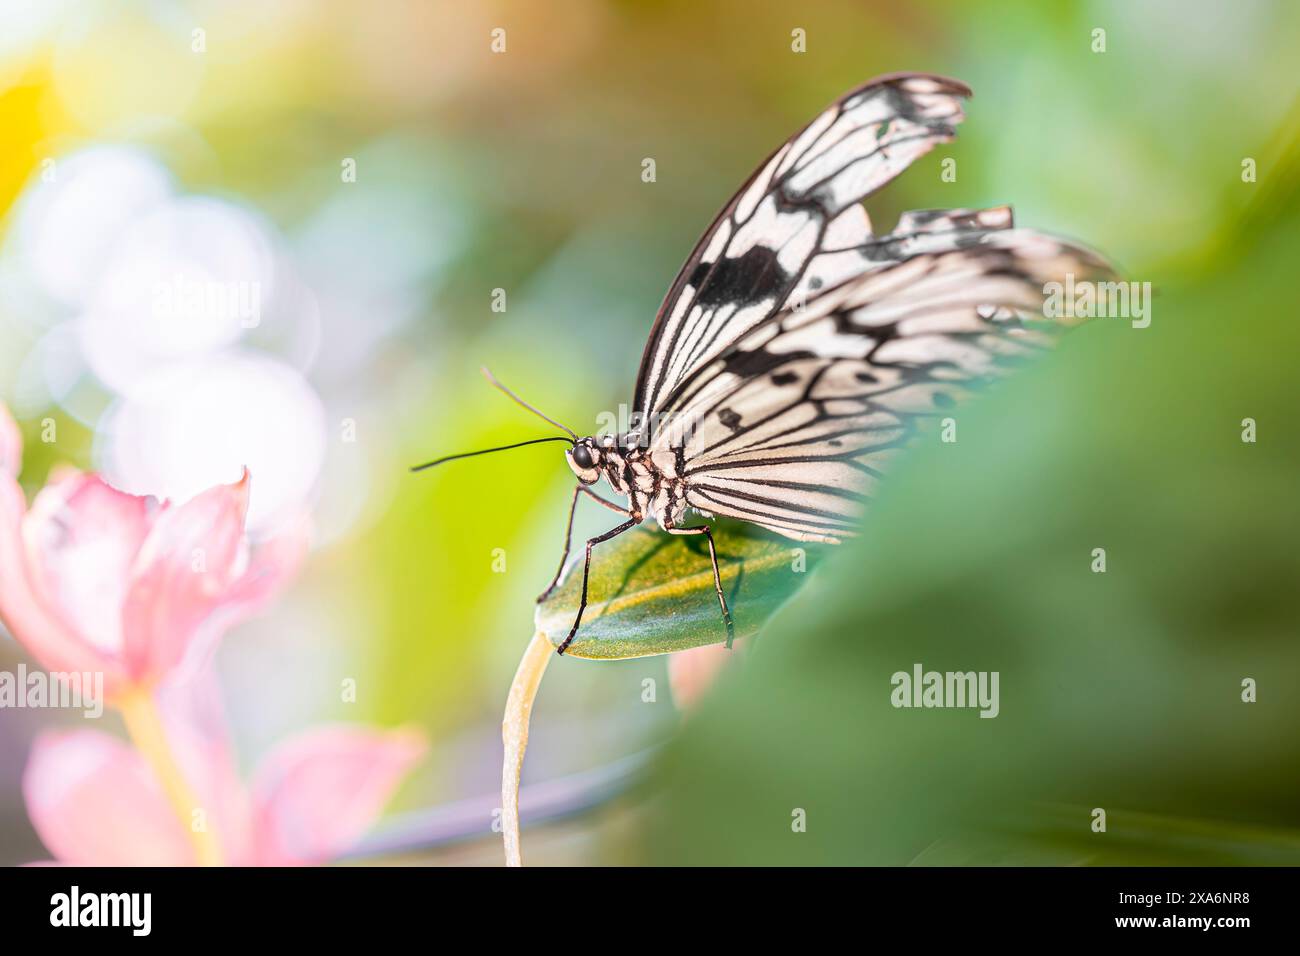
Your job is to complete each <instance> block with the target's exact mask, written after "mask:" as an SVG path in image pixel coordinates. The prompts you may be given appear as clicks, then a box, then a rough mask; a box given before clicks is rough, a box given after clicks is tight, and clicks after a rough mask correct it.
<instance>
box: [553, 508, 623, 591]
mask: <svg viewBox="0 0 1300 956" xmlns="http://www.w3.org/2000/svg"><path fill="white" fill-rule="evenodd" d="M581 494H585V495H586V496H587V497H588V498H591V499H593V500H595V501H599V502H600V503H601V504H602V505H604V506H605V507H606V508H609V509H610V510H611V511H617V512H618V513H619V514H621V515H625V514H628V513H629V512H628V510H627V509H626V508H620V507H619V506H618V505H616V504H614V502H612V501H606V500H605V499H604V498H602V497H601V496H600V495H598V494H596V493H595V492H594V491H592V490H591V489H590V488H588V487H587V486H586V485H578V486H577V487H576V488H574V489H573V500H572V501H570V502H569V523H568V525H567V526H566V527H565V529H564V553H563V554H561V555H560V566H559V567H558V568H556V569H555V577H553V578H551V583H550V584H549V585H547V587H546V590H545V591H543V592H542V593H541V594H539V595H537V603H538V604H541V603H542V602H543V601H545V600H546V599H547V598H548V597H550V596H551V592H552V591H554V590H555V588H556V585H558V584H559V583H560V577H561V576H562V575H563V574H564V565H565V564H566V563H567V562H568V560H569V546H570V545H571V544H572V543H573V514H574V512H576V511H577V510H578V495H581Z"/></svg>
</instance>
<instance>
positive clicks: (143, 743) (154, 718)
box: [114, 689, 221, 866]
mask: <svg viewBox="0 0 1300 956" xmlns="http://www.w3.org/2000/svg"><path fill="white" fill-rule="evenodd" d="M114 703H115V704H116V705H117V709H118V710H119V711H121V713H122V719H123V720H124V721H125V722H126V730H127V733H128V734H130V735H131V742H132V743H133V744H135V749H136V750H138V751H139V752H140V753H141V754H142V755H143V756H144V758H145V760H147V761H148V762H149V766H150V767H152V768H153V772H154V774H155V775H156V776H157V778H158V781H159V782H160V783H161V784H162V788H163V792H164V793H165V794H166V795H167V802H168V803H170V804H171V806H172V810H173V811H174V812H175V814H176V818H177V819H178V820H179V821H180V824H181V827H182V828H183V829H184V830H185V832H186V833H188V834H189V835H190V842H191V843H192V844H193V845H194V858H195V862H197V863H198V865H199V866H220V865H221V845H220V844H219V843H218V842H217V837H216V834H215V833H213V832H212V830H211V829H210V828H209V827H208V826H207V825H206V823H207V821H206V820H205V821H204V823H205V825H204V826H203V827H202V828H201V829H195V827H194V825H193V816H194V811H195V810H197V809H199V807H200V803H199V801H198V799H197V797H196V796H195V793H194V790H193V789H192V788H191V787H190V785H189V782H188V781H187V780H186V779H185V775H184V774H183V773H182V772H181V768H180V767H179V766H178V765H177V763H176V759H175V755H174V754H173V753H172V750H171V747H170V746H169V745H168V743H167V732H166V730H165V729H164V727H163V723H162V716H161V715H160V714H159V712H158V703H157V701H156V700H155V699H154V696H153V693H152V692H151V691H149V690H146V689H136V690H131V691H128V692H126V693H125V694H122V695H121V696H120V697H119V698H118V699H117V700H116V701H115V702H114Z"/></svg>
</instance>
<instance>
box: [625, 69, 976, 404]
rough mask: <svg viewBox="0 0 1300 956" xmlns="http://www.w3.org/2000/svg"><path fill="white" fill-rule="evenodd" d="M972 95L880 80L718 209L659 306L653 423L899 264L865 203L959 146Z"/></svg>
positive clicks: (645, 383) (653, 347)
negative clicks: (718, 364)
mask: <svg viewBox="0 0 1300 956" xmlns="http://www.w3.org/2000/svg"><path fill="white" fill-rule="evenodd" d="M969 95H970V90H969V89H967V88H966V87H965V86H964V85H963V84H961V83H959V82H957V81H956V80H949V79H945V78H943V77H938V76H928V75H922V74H907V75H895V76H887V77H880V78H878V79H875V80H872V81H871V82H869V83H867V84H865V85H864V86H861V87H859V88H858V89H856V90H852V91H850V92H849V93H847V94H845V95H844V96H843V97H841V98H840V99H839V100H837V101H836V102H835V103H833V104H831V106H830V107H828V108H827V109H826V110H825V111H823V112H822V113H821V114H820V115H819V116H818V117H817V118H815V119H814V120H813V121H812V122H811V123H809V124H808V125H807V126H806V127H805V128H804V129H803V130H801V131H800V132H799V133H797V134H796V135H795V136H794V137H793V138H792V139H790V140H789V141H787V142H786V143H785V144H784V145H783V146H781V148H780V149H778V150H777V151H776V152H775V153H773V154H772V156H771V157H769V158H768V160H767V161H766V162H765V163H764V164H763V165H762V166H761V167H760V168H759V169H758V171H757V172H755V173H754V175H753V176H751V177H750V179H749V181H748V182H746V183H745V185H744V186H742V187H741V189H740V191H739V192H738V193H737V194H736V195H735V196H733V197H732V199H731V201H730V202H728V203H727V205H726V206H725V207H724V208H723V210H722V212H721V213H719V215H718V217H717V218H716V219H715V220H714V222H713V224H712V225H711V226H710V227H709V229H708V231H706V232H705V234H704V236H703V237H702V238H701V239H700V241H699V243H698V244H697V245H696V247H695V250H694V251H693V252H692V253H691V255H690V258H688V259H687V261H686V264H685V266H683V267H682V270H681V272H680V273H679V274H678V276H677V278H676V280H675V281H674V282H673V284H672V287H671V288H670V289H669V292H668V295H667V297H666V298H665V299H664V302H663V305H662V306H660V309H659V314H658V316H657V317H656V319H655V324H654V328H653V329H652V331H651V333H650V339H649V341H648V342H647V343H646V349H645V353H644V354H643V356H642V359H641V369H640V372H639V373H638V376H637V385H636V395H635V399H634V404H633V408H634V409H636V410H637V412H639V413H640V414H641V415H642V416H643V418H642V421H646V420H648V415H649V413H652V412H655V411H656V410H661V409H666V408H669V407H671V406H672V405H673V404H675V401H676V397H675V393H676V392H677V391H678V390H679V389H680V388H682V387H684V384H685V383H687V382H688V381H689V379H690V378H691V376H692V374H693V373H694V372H696V371H698V370H699V369H700V368H702V367H704V366H707V365H708V364H709V363H710V362H711V361H713V360H714V359H716V358H717V356H718V355H719V354H721V353H722V352H723V351H725V350H726V349H727V348H729V347H730V346H731V345H732V344H733V343H735V342H736V341H737V340H739V339H740V338H741V337H742V336H744V335H745V334H746V333H747V332H749V331H750V330H751V329H753V328H754V327H755V326H757V325H759V324H761V323H763V322H766V321H769V320H770V319H771V318H772V317H773V316H775V315H776V314H777V313H779V312H780V311H781V310H782V309H783V308H785V307H786V305H787V304H789V303H790V302H791V301H792V300H796V301H798V300H802V299H803V298H806V297H807V296H808V295H810V294H813V293H815V292H816V291H817V290H818V289H820V288H829V287H831V286H833V285H836V284H838V283H839V282H841V281H843V280H844V279H847V278H849V277H851V276H853V275H856V274H859V273H861V272H862V271H864V270H865V269H867V268H870V267H871V266H872V265H873V264H875V263H879V262H882V261H890V260H891V259H892V258H895V257H896V254H897V252H898V251H899V250H898V243H897V242H895V243H893V244H892V245H891V244H889V243H884V242H881V241H880V240H879V239H877V237H875V236H873V235H872V232H871V224H870V222H869V221H868V218H867V214H866V211H865V210H864V209H863V208H862V206H861V200H862V199H863V198H864V197H865V196H867V195H868V194H870V193H872V192H874V191H875V190H876V189H879V188H880V187H881V186H883V185H884V184H885V183H887V182H889V181H890V180H891V179H893V178H894V177H895V176H896V175H898V173H900V172H901V171H902V170H903V169H905V168H906V167H907V166H908V165H909V164H910V163H911V162H912V161H913V160H914V159H916V158H917V157H918V156H921V155H923V154H924V153H926V152H928V151H929V150H930V149H932V148H933V147H934V146H935V145H937V144H939V143H943V142H947V141H949V140H951V139H952V138H953V136H954V135H955V127H956V124H957V123H959V122H960V121H961V120H962V117H963V114H962V108H961V98H962V97H964V96H969ZM918 215H919V214H918ZM926 225H930V224H927V223H922V222H916V223H910V224H909V223H900V229H901V228H903V227H905V226H918V227H924V226H926ZM905 235H906V234H905V233H900V232H899V230H895V235H894V238H895V239H896V240H899V239H902V238H904V236H905Z"/></svg>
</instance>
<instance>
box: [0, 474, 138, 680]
mask: <svg viewBox="0 0 1300 956" xmlns="http://www.w3.org/2000/svg"><path fill="white" fill-rule="evenodd" d="M26 510H27V502H26V500H25V499H24V497H23V491H22V489H21V488H20V487H18V483H17V482H16V481H14V479H13V478H12V477H11V476H9V475H8V474H6V473H0V619H3V620H4V623H5V626H6V627H7V628H8V629H9V631H10V633H12V634H13V636H14V637H15V638H17V639H18V641H19V642H20V643H22V645H23V646H24V647H25V648H27V650H28V652H29V653H31V655H32V656H33V657H35V658H36V659H37V660H38V661H39V662H40V663H41V665H42V666H43V667H47V668H49V669H50V670H52V671H102V672H103V674H104V686H105V689H106V691H108V692H110V693H111V692H112V690H113V689H114V688H115V687H116V686H117V685H119V684H120V683H121V681H122V679H123V676H124V675H123V672H122V668H121V667H120V666H119V664H118V662H117V661H116V660H114V659H113V658H112V657H109V656H107V655H105V654H103V653H102V652H100V651H99V650H98V649H97V648H96V647H95V646H94V645H93V644H90V643H89V642H87V641H85V640H83V639H82V637H81V635H80V634H78V633H77V632H76V631H75V630H73V629H72V628H71V627H69V626H68V623H67V622H66V621H65V620H64V618H63V617H62V616H61V615H60V614H58V613H56V612H55V611H54V610H52V609H51V607H50V606H49V605H48V604H47V603H46V601H45V600H44V599H43V597H42V588H41V586H40V584H39V582H38V580H37V575H36V574H35V573H34V569H33V568H32V567H31V566H30V562H29V560H28V550H27V548H26V546H25V543H24V535H23V525H24V521H25V517H24V516H25V513H26Z"/></svg>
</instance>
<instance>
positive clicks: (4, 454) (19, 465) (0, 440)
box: [0, 402, 23, 478]
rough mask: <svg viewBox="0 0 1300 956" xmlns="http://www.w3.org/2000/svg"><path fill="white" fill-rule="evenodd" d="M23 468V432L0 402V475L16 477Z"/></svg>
mask: <svg viewBox="0 0 1300 956" xmlns="http://www.w3.org/2000/svg"><path fill="white" fill-rule="evenodd" d="M22 470H23V434H22V432H20V431H19V430H18V423H17V422H16V421H14V417H13V416H12V415H10V414H9V409H8V408H7V407H6V406H5V403H4V402H0V475H8V476H9V477H10V478H17V477H18V473H19V472H20V471H22Z"/></svg>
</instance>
